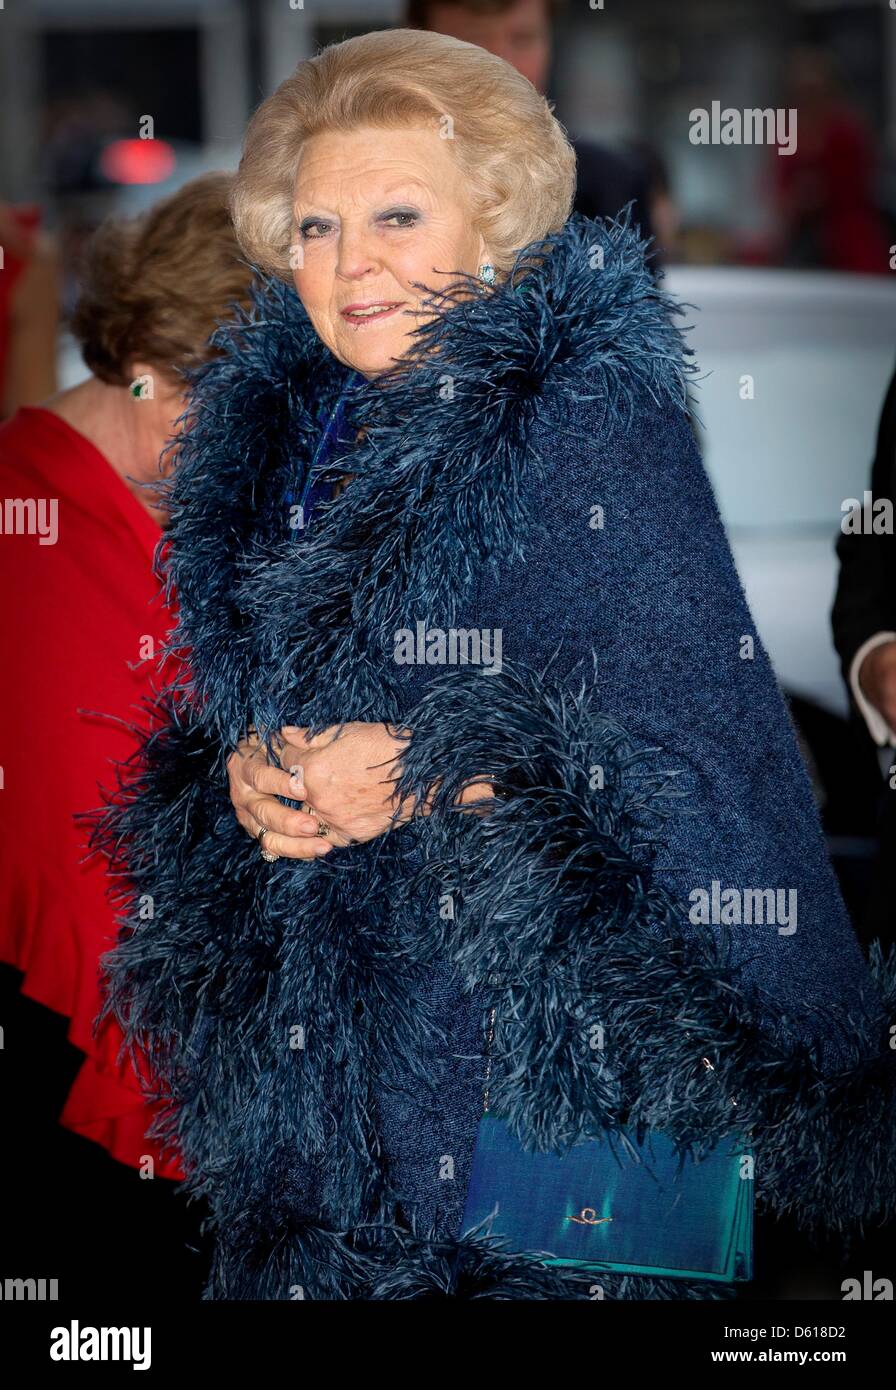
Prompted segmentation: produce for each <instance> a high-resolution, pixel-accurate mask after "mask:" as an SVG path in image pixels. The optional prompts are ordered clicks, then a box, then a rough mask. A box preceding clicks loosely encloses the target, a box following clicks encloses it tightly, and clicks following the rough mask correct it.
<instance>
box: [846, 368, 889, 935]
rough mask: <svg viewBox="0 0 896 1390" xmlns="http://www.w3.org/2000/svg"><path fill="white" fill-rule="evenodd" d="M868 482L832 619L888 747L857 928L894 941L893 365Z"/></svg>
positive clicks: (879, 739) (853, 683) (863, 706)
mask: <svg viewBox="0 0 896 1390" xmlns="http://www.w3.org/2000/svg"><path fill="white" fill-rule="evenodd" d="M870 486H871V496H872V507H868V508H865V510H864V516H863V524H862V527H861V529H856V530H854V531H850V532H848V533H841V535H840V536H839V538H838V540H837V555H838V558H839V560H840V577H839V580H838V584H837V593H836V596H835V598H834V607H833V611H832V613H831V622H832V625H833V629H834V645H835V646H836V648H837V652H838V654H839V656H840V661H841V665H842V669H843V677H844V679H845V681H846V683H847V686H848V687H849V693H850V698H851V702H852V706H853V711H854V712H857V713H858V714H860V715H861V717H862V718H863V719H864V721H865V725H866V727H867V729H868V732H869V734H870V735H871V737H872V738H873V740H874V742H875V743H876V744H877V745H878V747H879V748H881V749H889V756H888V757H886V758H884V757H882V763H883V765H884V770H885V776H884V784H883V791H882V794H881V802H880V807H879V820H878V836H879V852H878V862H877V869H876V873H875V878H874V883H873V886H872V891H871V898H870V902H869V907H868V911H867V917H868V922H867V925H866V929H865V931H864V932H863V935H866V936H868V937H875V936H879V937H880V938H881V939H882V940H884V941H894V940H896V931H894V925H893V919H894V915H896V904H894V888H896V883H894V870H893V866H894V863H896V788H894V787H892V786H891V785H890V783H891V772H890V765H891V764H894V763H896V539H894V536H893V526H892V511H891V512H890V518H891V519H890V524H889V526H886V525H884V522H885V520H886V517H885V514H884V511H883V510H882V509H880V508H877V509H876V510H873V507H874V504H876V503H878V502H880V501H885V502H887V501H888V502H889V503H890V504H891V507H892V504H893V501H894V499H896V372H894V374H893V376H892V378H891V380H890V386H889V389H888V391H887V395H886V398H885V400H884V405H883V410H882V411H881V416H880V423H879V425H878V432H877V447H876V450H875V455H874V463H873V465H872V469H871V484H870ZM875 526H876V528H877V529H875ZM859 927H860V928H861V927H862V923H859Z"/></svg>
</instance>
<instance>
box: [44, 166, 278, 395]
mask: <svg viewBox="0 0 896 1390" xmlns="http://www.w3.org/2000/svg"><path fill="white" fill-rule="evenodd" d="M232 187H233V175H232V174H225V173H214V174H204V175H203V176H202V177H201V178H197V179H193V180H192V181H191V182H190V183H187V184H185V185H184V186H183V188H181V189H179V190H178V191H177V192H176V193H173V194H171V196H170V197H168V198H165V199H164V200H163V201H162V202H160V203H158V204H157V205H156V206H155V207H153V208H151V209H150V210H149V211H148V212H145V213H142V214H141V215H140V216H139V217H133V218H109V219H108V220H107V221H105V222H104V223H103V224H102V225H101V226H100V227H99V228H98V229H97V231H96V232H95V233H94V235H93V237H92V238H91V240H90V242H89V243H88V246H87V250H86V252H85V257H84V264H83V269H82V288H81V292H80V295H79V298H78V303H77V307H76V308H75V312H74V315H73V317H72V322H71V328H72V332H73V333H74V335H75V337H76V338H77V339H78V341H79V343H80V344H81V351H82V354H83V356H84V361H85V363H86V365H87V366H88V367H89V368H90V370H91V372H93V374H94V376H97V377H99V379H100V380H101V381H105V382H108V383H109V384H110V385H112V386H128V385H130V383H131V380H132V377H133V372H132V370H131V368H132V365H133V364H134V363H135V362H147V363H149V364H151V365H152V366H154V367H156V368H157V370H158V371H160V372H163V373H165V374H166V375H170V376H176V375H177V373H178V372H179V371H181V370H183V369H185V368H189V367H195V366H199V365H200V364H201V363H203V362H207V361H209V360H210V358H212V357H213V356H215V349H213V348H210V347H209V343H208V339H209V336H210V335H211V333H212V331H213V330H214V328H215V325H216V324H217V323H219V322H220V321H222V320H226V319H229V318H230V317H231V315H232V312H233V305H234V304H243V305H246V304H247V303H248V300H249V288H250V285H251V283H252V273H251V271H250V269H249V267H248V266H247V265H246V264H245V260H244V258H243V253H242V251H241V250H240V247H239V244H238V242H237V240H236V237H235V235H234V231H233V224H232V222H231V218H230V211H229V207H228V203H229V199H230V194H231V190H232Z"/></svg>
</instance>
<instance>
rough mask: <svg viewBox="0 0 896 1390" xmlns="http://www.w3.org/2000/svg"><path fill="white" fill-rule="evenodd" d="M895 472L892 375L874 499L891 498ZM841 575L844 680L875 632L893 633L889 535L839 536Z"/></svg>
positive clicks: (837, 614) (837, 608)
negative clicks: (864, 643) (856, 657)
mask: <svg viewBox="0 0 896 1390" xmlns="http://www.w3.org/2000/svg"><path fill="white" fill-rule="evenodd" d="M894 470H896V372H894V374H893V377H892V380H891V381H890V386H889V390H888V391H887V396H886V400H885V401H884V407H883V411H882V412H881V417H880V425H879V428H878V435H877V450H876V453H875V458H874V465H873V468H872V471H871V492H872V495H873V497H874V499H875V501H876V500H877V499H878V498H881V497H888V498H890V499H891V500H892V499H893V496H894V492H896V488H894ZM837 557H838V559H839V561H840V576H839V579H838V582H837V592H836V595H835V598H834V606H833V610H832V612H831V624H832V627H833V630H834V645H835V646H836V648H837V652H838V654H839V657H840V662H841V667H842V670H843V676H844V679H845V680H846V681H847V683H848V681H849V668H850V665H851V664H852V660H853V657H854V656H855V654H856V652H857V651H858V650H859V647H861V645H862V643H863V642H866V641H867V640H868V638H869V637H873V636H874V634H875V633H876V632H885V631H891V630H893V629H896V541H894V537H893V536H892V535H871V534H861V533H860V534H856V535H844V534H841V535H840V536H839V538H838V540H837Z"/></svg>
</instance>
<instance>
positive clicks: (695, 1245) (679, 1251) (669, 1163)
mask: <svg viewBox="0 0 896 1390" xmlns="http://www.w3.org/2000/svg"><path fill="white" fill-rule="evenodd" d="M493 1028H494V1015H493V1018H492V1029H493ZM705 1065H706V1066H707V1067H709V1068H710V1070H712V1068H711V1067H710V1064H709V1062H708V1061H705ZM490 1070H491V1067H490V1066H489V1071H490ZM485 1109H486V1113H485V1114H484V1115H483V1117H482V1119H481V1120H480V1122H479V1129H478V1132H477V1135H476V1147H475V1150H474V1153H473V1167H472V1174H471V1177H470V1185H469V1188H468V1190H467V1201H466V1207H465V1209H464V1219H463V1230H464V1231H465V1232H466V1231H469V1230H471V1229H472V1228H474V1227H477V1226H481V1227H484V1228H485V1229H487V1230H488V1231H489V1232H490V1233H491V1234H493V1235H498V1236H503V1237H505V1239H506V1241H507V1243H508V1244H509V1246H510V1247H511V1248H512V1249H513V1250H517V1251H527V1252H530V1253H535V1252H537V1253H538V1254H539V1255H541V1256H542V1257H543V1260H544V1263H545V1264H548V1265H571V1266H574V1267H577V1268H579V1269H593V1270H597V1271H599V1270H605V1271H612V1272H613V1273H617V1274H642V1275H654V1276H655V1277H657V1278H666V1279H691V1280H715V1281H718V1282H720V1283H734V1282H738V1281H741V1280H749V1279H751V1278H752V1277H753V1162H752V1158H753V1156H752V1151H751V1148H750V1146H749V1144H748V1143H747V1142H746V1141H745V1140H744V1138H743V1137H735V1136H729V1137H728V1138H726V1139H724V1140H723V1141H721V1142H720V1143H719V1144H717V1145H716V1146H715V1148H713V1149H711V1150H709V1151H707V1152H706V1153H704V1154H703V1156H702V1157H701V1158H700V1159H699V1161H697V1160H695V1159H694V1158H692V1157H690V1156H684V1155H682V1154H680V1153H679V1152H678V1151H677V1150H676V1148H675V1146H674V1144H673V1143H672V1141H671V1140H670V1139H669V1138H668V1137H666V1136H665V1135H663V1134H662V1133H660V1132H658V1131H656V1130H654V1131H651V1132H650V1133H649V1134H648V1135H647V1136H646V1138H645V1140H644V1142H643V1143H642V1144H636V1143H635V1142H634V1139H633V1138H632V1137H631V1136H630V1135H626V1136H625V1139H624V1141H621V1142H619V1143H618V1144H613V1143H611V1142H610V1141H609V1140H608V1139H605V1138H604V1139H586V1140H583V1141H581V1142H580V1143H578V1144H576V1145H574V1146H573V1148H571V1149H570V1150H569V1152H568V1153H566V1154H563V1155H562V1156H561V1155H558V1154H552V1153H527V1152H526V1151H525V1150H524V1149H523V1148H522V1146H521V1145H520V1143H519V1142H518V1140H516V1139H515V1138H514V1137H513V1135H512V1134H511V1133H510V1130H509V1129H508V1127H507V1125H506V1124H505V1123H504V1121H503V1120H499V1119H496V1118H495V1117H494V1116H493V1115H491V1114H489V1113H488V1081H486V1093H485ZM617 1148H618V1150H619V1151H618V1152H617Z"/></svg>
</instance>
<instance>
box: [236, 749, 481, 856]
mask: <svg viewBox="0 0 896 1390" xmlns="http://www.w3.org/2000/svg"><path fill="white" fill-rule="evenodd" d="M409 732H410V731H409V730H405V731H404V733H405V737H404V738H402V737H399V735H398V733H392V732H391V730H390V728H389V727H388V726H387V725H386V724H368V723H361V722H356V723H351V724H344V725H343V726H342V727H341V729H340V728H339V726H338V725H337V726H333V727H332V728H330V729H325V730H324V731H323V733H320V734H315V735H314V736H313V737H312V738H308V736H307V733H308V731H307V729H302V728H298V727H296V726H295V725H287V726H285V727H284V728H282V729H281V730H280V736H279V739H277V740H276V741H275V742H276V750H275V751H276V754H277V758H278V761H279V766H274V765H272V764H271V763H269V762H268V758H267V754H266V752H265V749H264V747H263V746H262V744H261V743H260V741H259V739H258V738H257V737H256V736H254V735H253V736H252V737H251V738H248V739H245V740H244V741H243V742H242V743H240V744H239V746H238V747H237V749H236V752H235V753H232V754H231V756H230V758H229V759H228V762H227V773H228V777H229V779H230V800H231V801H232V802H233V806H234V809H235V811H236V816H237V820H238V821H239V823H240V825H241V826H242V827H243V829H244V830H247V831H248V832H249V834H250V835H252V836H254V837H255V838H256V839H257V837H258V832H259V830H260V829H261V827H262V826H264V827H265V828H266V829H267V830H268V832H269V833H268V834H267V835H265V837H264V847H265V849H267V850H270V852H271V853H272V854H276V855H279V856H281V857H282V858H284V859H319V858H320V857H321V856H322V855H324V854H329V852H330V850H332V849H334V848H336V847H337V846H343V845H350V844H361V843H363V842H364V841H365V840H372V839H374V838H375V837H376V836H377V835H383V834H385V832H386V831H387V830H391V829H394V828H395V827H396V826H400V825H404V824H406V822H407V821H409V820H410V819H411V818H412V816H413V815H414V813H415V810H416V809H417V808H416V807H415V806H414V804H413V801H412V800H411V799H410V798H409V799H408V800H407V801H405V802H404V803H403V804H402V805H400V806H399V805H398V804H397V802H396V798H395V788H394V781H395V775H396V766H395V763H396V759H397V758H398V757H399V755H400V754H401V752H402V751H403V749H404V748H405V747H406V745H407V734H408V733H409ZM493 795H494V792H493V789H492V786H491V784H490V783H489V782H474V783H472V784H471V785H470V786H468V787H466V788H465V789H464V791H463V792H462V793H461V795H460V796H459V798H458V804H459V805H464V806H467V805H468V806H469V807H470V809H471V811H474V812H475V813H476V814H482V813H484V812H486V811H487V810H488V806H489V803H490V798H491V797H492V796H493ZM284 796H285V797H289V798H290V799H291V800H293V801H304V802H307V803H308V804H309V805H310V806H313V807H314V810H315V812H316V815H314V816H312V815H308V814H307V813H306V812H304V811H293V810H291V809H290V808H289V807H287V806H284V805H283V803H282V802H281V801H280V800H278V798H279V797H284ZM420 810H421V812H422V814H424V815H426V814H427V807H425V806H424V807H422V808H420ZM321 822H323V823H324V824H325V825H326V826H328V827H329V830H328V833H327V835H326V838H323V837H321V836H320V835H319V834H318V830H319V828H320V823H321Z"/></svg>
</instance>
